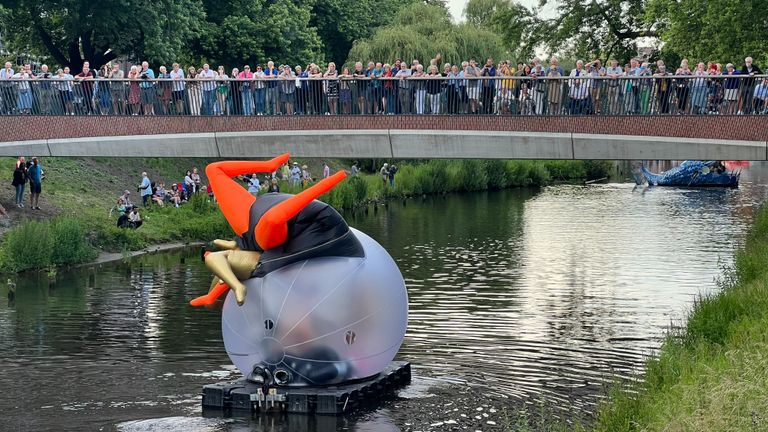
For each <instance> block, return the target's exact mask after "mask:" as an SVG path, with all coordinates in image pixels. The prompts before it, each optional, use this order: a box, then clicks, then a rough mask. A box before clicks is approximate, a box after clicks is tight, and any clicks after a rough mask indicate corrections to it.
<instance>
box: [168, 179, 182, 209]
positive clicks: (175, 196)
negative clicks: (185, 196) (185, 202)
mask: <svg viewBox="0 0 768 432" xmlns="http://www.w3.org/2000/svg"><path fill="white" fill-rule="evenodd" d="M166 196H167V197H168V202H170V203H172V204H173V205H174V206H176V207H178V206H179V204H181V194H179V185H178V184H176V183H174V184H172V185H171V190H169V191H168V194H167V195H166Z"/></svg>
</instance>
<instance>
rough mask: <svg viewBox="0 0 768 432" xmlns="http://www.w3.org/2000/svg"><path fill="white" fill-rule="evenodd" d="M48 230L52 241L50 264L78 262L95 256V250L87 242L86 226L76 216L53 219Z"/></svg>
mask: <svg viewBox="0 0 768 432" xmlns="http://www.w3.org/2000/svg"><path fill="white" fill-rule="evenodd" d="M49 232H50V234H51V240H52V243H53V251H52V253H51V263H52V264H55V265H68V264H80V263H83V262H86V261H89V260H91V259H93V258H95V257H96V255H97V253H96V250H95V249H94V248H93V246H92V245H91V244H89V243H88V231H87V229H86V226H85V224H84V223H83V222H82V221H80V220H78V219H77V218H76V217H74V216H62V217H59V218H57V219H54V220H53V222H52V223H51V227H50V230H49Z"/></svg>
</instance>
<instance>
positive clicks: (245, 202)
mask: <svg viewBox="0 0 768 432" xmlns="http://www.w3.org/2000/svg"><path fill="white" fill-rule="evenodd" d="M290 157H291V155H289V154H288V153H285V154H282V155H280V156H278V157H276V158H274V159H272V160H268V161H222V162H214V163H212V164H210V165H208V166H207V167H205V174H206V175H207V176H208V181H209V182H210V183H211V189H213V193H214V195H216V200H217V201H218V202H219V208H220V209H221V212H222V213H224V217H225V218H227V222H229V226H231V227H232V229H233V230H234V231H235V233H236V234H237V235H243V234H244V233H245V232H246V231H248V222H249V221H248V218H249V217H250V209H251V205H253V202H254V201H256V197H254V196H253V195H251V194H250V193H248V191H246V190H245V189H243V187H242V186H240V185H239V184H238V183H237V182H236V181H235V180H232V177H235V176H239V175H243V174H251V173H258V172H273V171H276V170H277V169H278V168H280V166H282V165H283V164H284V163H286V162H288V159H290Z"/></svg>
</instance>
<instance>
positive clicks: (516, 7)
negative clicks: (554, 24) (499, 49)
mask: <svg viewBox="0 0 768 432" xmlns="http://www.w3.org/2000/svg"><path fill="white" fill-rule="evenodd" d="M464 17H465V18H466V19H467V24H469V25H473V26H476V27H479V28H485V29H487V30H491V31H493V32H494V33H496V34H497V35H499V36H501V39H502V42H503V44H504V47H505V48H506V49H507V50H508V51H509V52H510V53H511V54H512V56H513V57H515V58H519V59H521V60H522V59H525V58H529V57H530V56H531V55H532V54H533V48H534V45H533V44H534V43H535V42H536V40H535V39H534V38H532V37H530V35H531V33H532V32H533V31H534V29H535V26H536V24H537V22H538V21H537V20H536V15H534V14H533V12H531V11H530V10H529V9H528V8H526V7H525V6H522V5H521V4H519V3H516V2H514V1H512V0H469V2H468V3H467V6H466V7H465V8H464Z"/></svg>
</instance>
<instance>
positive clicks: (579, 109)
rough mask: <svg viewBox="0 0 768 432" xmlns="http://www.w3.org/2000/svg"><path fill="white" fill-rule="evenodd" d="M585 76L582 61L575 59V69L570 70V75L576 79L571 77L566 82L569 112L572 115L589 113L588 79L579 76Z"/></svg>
mask: <svg viewBox="0 0 768 432" xmlns="http://www.w3.org/2000/svg"><path fill="white" fill-rule="evenodd" d="M587 76H588V74H587V72H586V71H585V70H584V61H583V60H578V61H576V69H574V70H572V71H571V77H572V78H576V79H571V80H570V81H569V82H568V86H569V93H568V96H569V97H570V98H571V104H570V105H571V106H570V113H571V114H572V115H580V114H587V113H589V110H590V109H589V90H590V80H588V79H583V78H581V77H585V78H586V77H587Z"/></svg>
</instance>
